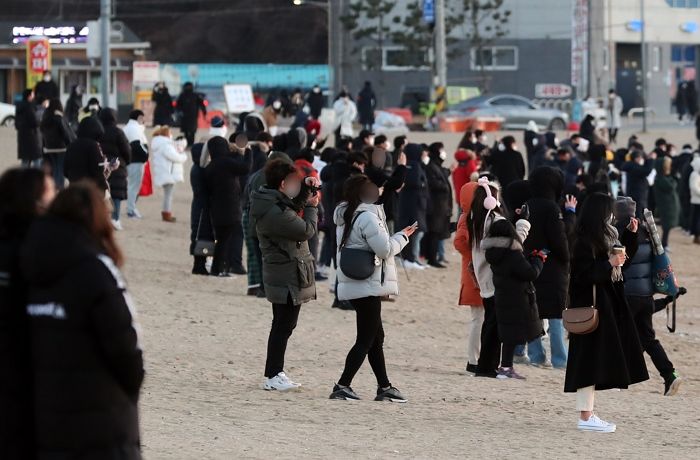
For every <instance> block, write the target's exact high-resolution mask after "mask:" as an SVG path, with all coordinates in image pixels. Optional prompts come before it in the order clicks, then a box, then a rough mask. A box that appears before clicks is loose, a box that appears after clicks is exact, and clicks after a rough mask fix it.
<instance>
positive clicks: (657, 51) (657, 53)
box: [651, 46, 661, 72]
mask: <svg viewBox="0 0 700 460" xmlns="http://www.w3.org/2000/svg"><path fill="white" fill-rule="evenodd" d="M651 70H652V71H653V72H658V71H660V70H661V47H660V46H654V47H652V48H651Z"/></svg>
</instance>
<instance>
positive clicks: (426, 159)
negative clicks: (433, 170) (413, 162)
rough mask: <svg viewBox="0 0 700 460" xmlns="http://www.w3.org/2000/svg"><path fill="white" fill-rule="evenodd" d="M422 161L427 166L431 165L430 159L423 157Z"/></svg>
mask: <svg viewBox="0 0 700 460" xmlns="http://www.w3.org/2000/svg"><path fill="white" fill-rule="evenodd" d="M420 161H422V162H423V164H424V165H427V164H428V163H430V157H423V158H421V159H420Z"/></svg>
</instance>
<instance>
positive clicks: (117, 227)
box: [112, 219, 124, 232]
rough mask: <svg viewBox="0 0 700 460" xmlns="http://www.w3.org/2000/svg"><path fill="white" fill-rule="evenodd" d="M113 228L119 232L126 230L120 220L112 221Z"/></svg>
mask: <svg viewBox="0 0 700 460" xmlns="http://www.w3.org/2000/svg"><path fill="white" fill-rule="evenodd" d="M112 227H114V229H115V230H116V231H118V232H119V231H122V230H124V228H123V227H122V223H121V222H120V221H118V220H114V219H112Z"/></svg>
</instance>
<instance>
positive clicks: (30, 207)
mask: <svg viewBox="0 0 700 460" xmlns="http://www.w3.org/2000/svg"><path fill="white" fill-rule="evenodd" d="M46 177H47V175H46V172H44V171H43V170H41V169H35V168H26V169H20V168H13V169H9V170H7V171H5V173H4V174H3V175H2V176H0V196H1V197H2V199H1V200H0V238H18V237H22V236H24V234H25V233H26V231H27V229H29V225H30V224H31V223H32V221H33V220H34V218H35V217H36V216H37V215H38V214H39V213H40V211H41V210H40V209H39V202H40V201H41V197H42V196H43V195H44V191H45V188H46Z"/></svg>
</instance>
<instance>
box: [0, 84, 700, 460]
mask: <svg viewBox="0 0 700 460" xmlns="http://www.w3.org/2000/svg"><path fill="white" fill-rule="evenodd" d="M186 86H187V85H186ZM190 89H191V88H190ZM156 92H160V93H161V94H158V95H156V94H155V93H154V98H156V97H157V98H165V97H166V96H165V95H164V94H162V93H163V92H164V89H163V88H157V89H156ZM165 92H167V91H165ZM318 94H319V92H318V91H316V89H313V90H312V91H311V92H310V93H309V94H308V95H306V96H305V97H303V96H302V97H301V98H300V99H299V98H297V97H296V96H295V97H294V98H292V101H294V102H293V103H294V104H295V105H296V106H297V107H298V111H301V112H303V113H305V114H306V115H307V116H306V117H305V118H304V120H303V122H300V123H299V124H298V125H297V126H293V127H292V128H291V129H289V130H288V131H286V132H277V133H276V134H274V135H273V134H272V133H271V132H270V126H269V125H268V124H267V122H266V121H267V120H268V119H269V117H267V116H266V114H265V111H263V113H257V112H251V113H244V114H241V115H240V119H239V123H238V124H237V125H236V126H235V127H227V126H226V123H225V120H223V119H221V118H219V117H214V118H212V120H211V127H210V128H209V131H208V132H207V133H206V134H204V135H203V136H201V137H200V138H196V135H195V132H190V131H187V129H184V130H183V132H184V133H185V135H184V136H181V137H177V138H174V135H173V132H172V130H171V128H170V127H169V126H168V123H167V121H168V119H169V117H171V116H172V114H171V113H165V112H163V113H161V114H159V117H162V118H163V121H164V122H165V123H164V125H162V126H158V127H156V128H155V129H154V130H153V132H152V133H151V137H152V138H151V141H150V143H149V141H148V137H147V135H146V131H145V127H144V124H143V119H144V114H143V113H142V112H141V111H139V110H134V111H132V112H131V113H130V115H129V120H128V122H127V123H126V125H125V126H124V127H120V126H119V125H118V122H117V114H116V112H115V111H114V110H113V109H110V108H108V107H105V108H100V107H99V104H97V105H95V103H96V102H97V101H91V102H89V103H88V105H87V106H86V107H84V108H82V107H81V108H79V110H78V111H77V112H78V113H79V114H81V115H79V120H78V121H77V130H74V129H73V124H74V123H73V122H74V120H70V119H68V118H67V117H66V115H65V114H64V111H63V108H62V105H61V103H60V101H59V100H58V99H57V98H55V97H50V98H48V99H46V100H44V101H42V103H43V104H44V105H45V109H44V110H43V114H42V115H41V118H40V119H39V118H37V114H36V112H37V103H36V98H37V94H36V90H27V91H26V92H25V95H24V100H23V102H22V103H21V104H20V105H21V109H22V110H21V111H20V108H18V141H20V142H19V143H18V149H19V151H20V158H21V159H22V160H23V165H24V166H25V168H16V169H11V170H9V171H7V172H5V173H4V174H3V175H2V177H0V193H1V194H2V196H3V200H2V203H1V206H0V296H1V297H2V299H3V300H2V302H3V305H8V306H9V307H8V308H3V309H2V311H1V312H0V314H1V315H2V317H0V328H2V334H0V341H1V343H0V352H1V353H2V354H3V358H4V359H5V360H6V362H7V363H8V364H7V365H8V369H9V370H10V372H11V373H12V374H13V375H16V378H13V379H3V380H2V383H1V384H2V385H3V386H4V388H3V390H4V391H2V392H0V394H2V396H3V398H4V399H3V400H2V412H3V417H2V419H1V420H2V423H3V425H2V426H1V427H0V436H2V443H1V445H3V446H9V447H7V449H8V450H7V452H9V454H8V455H10V457H8V458H15V457H13V456H12V455H13V454H16V453H18V452H21V451H22V450H21V449H22V446H26V443H27V442H32V443H34V444H33V445H36V446H37V448H38V450H39V451H40V452H41V453H46V454H47V455H53V454H56V453H58V454H60V455H59V456H58V457H56V458H67V457H66V455H67V456H68V457H69V456H70V453H71V452H81V453H85V452H90V453H93V452H94V454H93V456H94V458H112V457H113V456H116V458H139V431H138V417H137V402H138V396H139V390H140V386H141V383H142V381H143V377H144V371H143V361H142V355H141V348H140V344H139V340H138V326H137V325H136V323H135V316H134V315H135V314H134V311H133V308H132V305H131V301H130V298H129V295H128V293H127V292H126V284H125V282H124V279H123V277H122V275H121V273H120V271H119V267H121V266H122V263H123V255H122V253H121V251H120V249H119V247H118V245H117V243H116V242H115V238H114V231H116V230H120V229H121V224H120V214H121V202H122V201H123V200H127V215H128V217H130V218H134V219H140V218H142V217H143V216H142V215H141V213H140V212H139V210H138V209H137V207H136V205H137V199H138V196H139V194H140V191H141V188H142V180H143V177H144V171H145V170H146V168H145V165H146V164H147V163H148V164H150V168H151V170H152V171H153V184H154V185H155V186H156V187H160V188H162V189H163V206H162V215H161V218H162V220H163V221H164V222H168V223H170V222H175V220H176V219H175V216H174V215H173V208H172V197H173V188H174V186H175V184H177V183H180V182H183V180H184V174H185V168H184V164H185V163H186V162H187V160H188V151H189V154H190V157H191V160H192V166H191V169H190V171H189V174H190V184H191V188H192V202H191V209H190V254H191V256H192V257H193V267H192V274H193V275H207V276H212V277H216V278H230V277H232V276H234V275H247V295H250V296H257V297H261V298H262V297H264V298H266V299H267V300H268V301H269V302H270V303H271V304H272V317H273V320H272V325H271V329H270V333H269V338H268V343H267V356H266V363H265V368H264V377H265V379H264V382H263V388H264V389H265V390H270V391H288V390H294V389H296V388H299V387H300V386H301V385H300V384H299V383H297V382H295V381H293V380H292V378H291V377H290V376H288V375H287V374H286V372H285V353H286V349H287V346H288V342H289V340H290V338H291V336H292V334H293V331H294V329H295V327H296V325H297V322H298V320H299V313H300V310H301V306H302V305H303V304H304V303H307V302H310V301H312V300H315V299H316V294H317V283H327V286H328V289H329V290H330V291H331V292H334V293H335V300H334V302H333V304H332V307H334V308H338V309H347V310H354V311H355V315H356V322H357V335H356V341H355V343H354V345H353V346H352V348H351V349H350V350H349V352H348V355H347V358H346V360H345V363H344V367H343V370H342V374H341V375H340V378H339V379H338V380H337V383H336V384H335V385H334V386H333V387H332V390H331V393H330V398H331V399H337V400H357V399H360V396H359V395H358V393H356V392H355V391H354V390H353V388H352V387H351V385H352V381H353V378H354V376H355V374H356V373H357V372H358V370H359V368H360V367H361V365H362V363H363V362H364V361H365V358H367V359H368V361H369V363H370V366H371V368H372V371H373V372H374V374H375V377H376V379H377V391H376V397H375V398H374V399H375V400H376V401H392V402H399V403H404V402H406V401H407V399H406V398H405V397H404V396H403V395H402V393H401V392H400V391H399V390H398V389H397V388H396V387H395V386H394V385H393V384H392V383H391V381H390V379H389V377H388V375H387V369H386V363H385V355H384V347H383V345H384V339H385V331H384V327H383V323H382V315H381V310H382V303H383V302H392V301H395V300H396V299H395V297H396V296H397V295H398V294H399V276H398V268H402V269H405V270H414V271H423V270H445V269H447V267H448V266H449V261H448V260H447V257H446V246H447V245H448V242H449V241H450V240H451V239H452V238H453V234H454V247H455V248H456V250H457V251H458V252H459V254H460V255H461V258H462V264H461V267H462V268H461V275H462V276H461V286H460V292H459V304H460V305H464V306H467V307H469V311H470V321H469V330H468V331H465V332H466V334H465V337H466V341H467V350H466V355H467V363H466V371H467V372H468V373H470V374H473V375H475V376H476V377H485V378H494V379H501V380H504V379H514V380H526V378H525V376H524V375H522V374H521V372H519V371H516V369H515V366H514V364H517V363H520V364H529V365H532V366H537V367H541V368H555V369H561V370H565V372H566V374H565V377H564V378H563V380H564V391H565V392H572V393H576V410H577V411H579V413H580V417H579V421H578V428H579V429H581V430H587V431H599V432H612V431H615V429H616V426H615V425H614V424H613V423H610V422H606V421H603V420H601V419H600V418H598V416H596V415H595V414H594V412H593V409H594V401H595V391H596V390H605V389H611V388H627V387H628V386H630V385H632V384H635V383H638V382H641V381H644V380H647V379H648V378H649V375H648V371H647V368H646V364H645V361H644V358H643V352H646V353H648V354H649V355H650V357H651V359H652V362H653V363H654V366H655V367H656V368H657V370H658V372H659V374H660V376H661V377H662V378H663V381H664V387H663V392H664V394H665V395H669V396H671V395H674V394H676V392H677V391H678V389H679V385H680V383H681V379H680V377H679V375H678V373H677V371H676V369H675V367H674V365H673V364H672V362H671V361H670V359H669V357H668V356H667V354H666V352H665V350H664V348H663V347H662V345H661V344H660V342H659V341H658V340H657V339H656V337H655V331H654V328H653V324H652V315H653V313H654V312H655V311H659V310H661V309H663V308H664V307H665V306H666V305H667V304H668V303H670V302H672V301H674V300H675V298H674V296H671V295H667V296H665V297H661V298H655V297H654V295H655V294H658V292H657V291H656V290H655V285H654V283H653V281H652V278H653V276H654V274H653V266H652V262H653V256H654V251H653V247H654V245H653V243H654V238H655V237H656V235H655V231H656V230H655V227H654V228H651V227H650V226H649V225H648V223H647V221H646V220H645V219H643V217H644V211H645V210H646V209H649V210H653V211H655V213H656V214H657V216H658V218H659V223H660V225H661V227H662V229H663V235H662V236H661V237H660V239H661V240H662V245H663V248H664V250H665V251H666V252H670V247H669V234H670V232H671V230H672V229H673V228H674V227H676V226H677V225H678V224H680V225H681V226H682V227H683V228H684V229H685V230H686V231H688V232H689V233H690V234H692V235H694V240H693V241H694V242H695V243H698V244H700V155H696V154H695V152H694V151H693V150H692V148H691V147H690V146H688V145H686V146H683V148H682V149H681V151H678V150H677V149H676V147H675V146H673V145H671V144H669V143H667V142H666V141H665V140H664V139H659V140H657V141H656V142H655V145H654V149H649V150H647V149H645V148H644V146H643V145H642V144H641V143H640V142H639V141H638V139H636V138H635V137H634V136H633V137H632V138H630V139H629V142H628V145H627V146H626V147H624V148H618V149H616V150H614V151H613V150H611V147H610V140H609V137H608V136H607V133H605V132H603V131H601V130H599V129H596V128H595V126H594V125H593V124H592V123H591V121H590V120H586V121H585V122H584V124H583V125H582V129H581V132H580V133H575V134H573V135H571V136H570V137H569V138H568V139H565V140H562V141H561V142H560V140H559V139H558V138H557V135H556V134H555V133H553V132H546V133H541V132H539V129H538V127H537V125H535V124H534V123H531V124H530V125H529V126H528V129H527V130H526V131H525V132H524V136H523V143H524V147H525V151H524V152H522V153H521V152H520V149H519V148H518V141H517V140H516V138H515V137H514V136H512V135H508V136H505V137H503V138H501V139H499V140H496V141H495V142H493V143H492V144H490V142H489V139H488V135H487V133H485V132H483V131H468V132H466V133H465V134H464V136H463V138H462V140H461V142H460V143H459V146H458V148H457V150H456V152H454V155H453V161H451V162H450V161H449V159H448V157H449V154H448V152H447V149H446V147H445V145H444V144H443V143H441V142H435V143H432V144H430V145H425V144H419V143H415V142H411V139H410V138H407V137H406V136H398V137H396V138H395V139H393V140H390V139H388V138H387V137H386V136H384V135H375V134H374V133H373V132H372V131H371V123H370V120H368V119H364V121H362V125H363V129H362V130H361V131H360V132H359V134H358V135H357V136H352V135H350V134H351V133H353V134H354V131H348V130H347V127H343V124H344V123H347V121H348V120H347V119H346V118H344V117H339V118H338V119H337V120H336V125H335V126H333V127H332V129H331V131H335V132H336V142H335V145H334V147H325V143H326V139H325V138H321V137H320V135H319V134H320V132H321V131H320V129H319V126H318V117H317V116H315V115H309V114H310V113H313V114H316V113H318V111H317V110H316V108H314V107H311V106H312V105H316V103H317V101H318ZM182 97H183V96H182V95H181V98H182ZM195 99H196V98H195ZM359 99H360V101H361V102H362V101H364V102H362V103H363V104H366V103H367V102H366V101H367V99H370V102H369V106H370V107H373V104H375V102H374V95H373V93H371V87H369V85H367V86H365V88H364V89H363V90H362V92H361V93H360V96H359ZM47 101H48V102H47ZM277 102H280V101H278V100H276V99H275V100H272V101H270V105H269V106H268V108H269V107H272V110H273V111H274V110H276V109H275V104H276V103H277ZM71 104H73V102H71ZM335 104H337V105H338V106H343V107H347V106H350V104H353V105H354V104H355V103H354V102H353V101H352V98H351V97H350V96H349V93H347V92H343V93H341V94H340V95H339V97H338V99H337V100H336V102H335ZM280 107H283V105H280ZM191 110H192V111H193V112H194V114H195V115H196V113H197V111H199V110H201V109H200V107H199V104H198V102H197V100H193V103H192V107H191ZM285 110H286V109H285ZM343 110H345V109H343ZM307 112H308V113H307ZM20 113H21V117H22V118H21V120H20ZM354 117H355V115H353V117H352V119H351V120H350V121H351V122H354V121H355V120H354ZM32 120H34V122H32ZM351 129H352V126H351ZM195 131H196V130H195ZM30 134H31V135H30ZM188 147H189V150H188ZM33 149H34V150H33ZM39 159H43V164H44V167H43V168H41V169H40V168H36V167H31V166H37V164H36V163H35V161H36V160H39ZM448 165H449V166H448ZM27 166H29V167H27ZM66 180H68V181H69V185H68V186H66V183H65V182H66ZM57 192H58V193H57ZM688 216H691V217H690V218H689V219H688V218H687V217H688ZM682 218H684V219H682ZM47 234H51V235H52V238H51V239H50V240H49V239H46V238H45V235H47ZM47 245H50V246H51V247H50V248H49V247H48V246H47ZM244 246H245V247H246V248H247V251H246V252H247V254H246V261H245V263H244V261H243V247H244ZM48 255H51V257H48ZM331 268H335V276H333V277H331V275H332V274H333V273H332V270H331ZM76 280H80V283H79V284H80V285H81V286H83V287H84V289H81V290H75V289H74V286H75V285H76V283H78V281H76ZM86 280H88V282H87V283H86V282H85V281H86ZM683 293H685V290H684V289H682V288H681V289H680V292H679V294H683ZM591 306H594V307H595V308H596V310H597V318H598V323H597V327H595V328H594V330H593V331H592V332H590V333H586V334H577V333H569V334H568V346H567V332H566V330H565V326H566V322H565V321H564V320H563V316H564V315H563V313H564V311H565V310H566V309H568V308H580V307H591ZM545 320H546V328H545ZM545 335H548V336H549V344H550V348H551V349H550V350H549V355H550V358H548V357H547V355H548V351H547V350H546V349H545V347H544V345H543V337H544V336H545ZM56 341H61V343H62V344H63V345H62V347H59V348H57V347H53V346H52V345H51V344H52V343H55V342H56ZM76 357H77V358H76ZM76 359H79V360H80V361H79V362H76V361H75V360H76ZM339 364H340V363H339ZM78 368H79V369H80V372H77V371H76V369H78ZM78 401H80V403H78ZM86 401H87V402H86ZM27 407H33V410H32V411H28V410H26V408H27ZM96 408H97V409H96ZM4 414H11V415H10V416H5V415H4ZM66 417H68V418H66ZM8 420H12V423H10V424H7V423H6V422H7V421H8ZM66 420H68V422H66ZM86 433H89V435H88V434H86ZM3 448H5V447H3ZM61 455H64V456H61ZM120 455H121V457H120ZM16 458H23V457H21V456H17V457H16ZM47 458H49V457H47ZM50 458H54V457H50Z"/></svg>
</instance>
